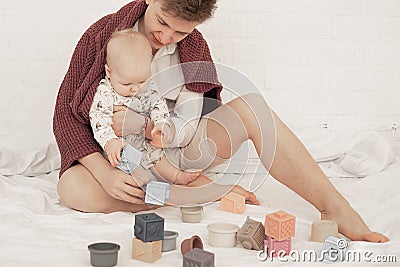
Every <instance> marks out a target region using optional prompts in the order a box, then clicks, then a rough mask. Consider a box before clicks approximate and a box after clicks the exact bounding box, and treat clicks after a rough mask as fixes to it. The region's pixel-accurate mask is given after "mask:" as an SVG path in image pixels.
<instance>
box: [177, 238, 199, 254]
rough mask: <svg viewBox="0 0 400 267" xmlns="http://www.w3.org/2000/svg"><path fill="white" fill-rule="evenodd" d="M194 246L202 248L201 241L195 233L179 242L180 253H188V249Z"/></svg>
mask: <svg viewBox="0 0 400 267" xmlns="http://www.w3.org/2000/svg"><path fill="white" fill-rule="evenodd" d="M194 248H199V249H203V241H201V238H200V237H199V236H197V235H194V236H192V237H191V238H188V239H185V240H183V242H182V243H181V252H182V255H185V254H186V253H188V252H189V251H191V250H192V249H194Z"/></svg>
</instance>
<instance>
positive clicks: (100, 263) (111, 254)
mask: <svg viewBox="0 0 400 267" xmlns="http://www.w3.org/2000/svg"><path fill="white" fill-rule="evenodd" d="M120 248H121V247H120V246H119V245H118V244H115V243H108V242H100V243H93V244H90V245H89V246H88V249H89V251H90V264H91V265H93V266H95V267H111V266H115V265H116V264H117V261H118V251H119V249H120Z"/></svg>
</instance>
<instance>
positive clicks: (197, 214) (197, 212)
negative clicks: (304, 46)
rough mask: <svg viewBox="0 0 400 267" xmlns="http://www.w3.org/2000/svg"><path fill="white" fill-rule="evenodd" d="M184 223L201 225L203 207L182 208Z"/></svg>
mask: <svg viewBox="0 0 400 267" xmlns="http://www.w3.org/2000/svg"><path fill="white" fill-rule="evenodd" d="M181 213H182V222H184V223H199V222H201V216H202V213H203V206H192V207H181Z"/></svg>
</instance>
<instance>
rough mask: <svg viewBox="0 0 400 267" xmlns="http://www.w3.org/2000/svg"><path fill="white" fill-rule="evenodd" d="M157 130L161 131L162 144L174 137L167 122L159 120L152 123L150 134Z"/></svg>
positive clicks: (167, 142)
mask: <svg viewBox="0 0 400 267" xmlns="http://www.w3.org/2000/svg"><path fill="white" fill-rule="evenodd" d="M157 132H160V133H161V135H162V139H163V144H169V143H171V142H172V139H174V135H175V134H174V132H173V130H172V128H171V127H170V126H169V125H168V124H167V123H163V122H159V123H157V124H156V125H154V128H153V130H152V131H151V135H154V134H155V133H157Z"/></svg>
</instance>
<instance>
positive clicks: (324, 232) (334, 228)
mask: <svg viewBox="0 0 400 267" xmlns="http://www.w3.org/2000/svg"><path fill="white" fill-rule="evenodd" d="M338 235H339V233H338V224H337V223H336V222H334V221H329V220H321V221H316V222H313V224H312V226H311V237H310V241H312V242H319V243H324V241H325V239H326V238H327V237H328V236H334V237H338Z"/></svg>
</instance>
